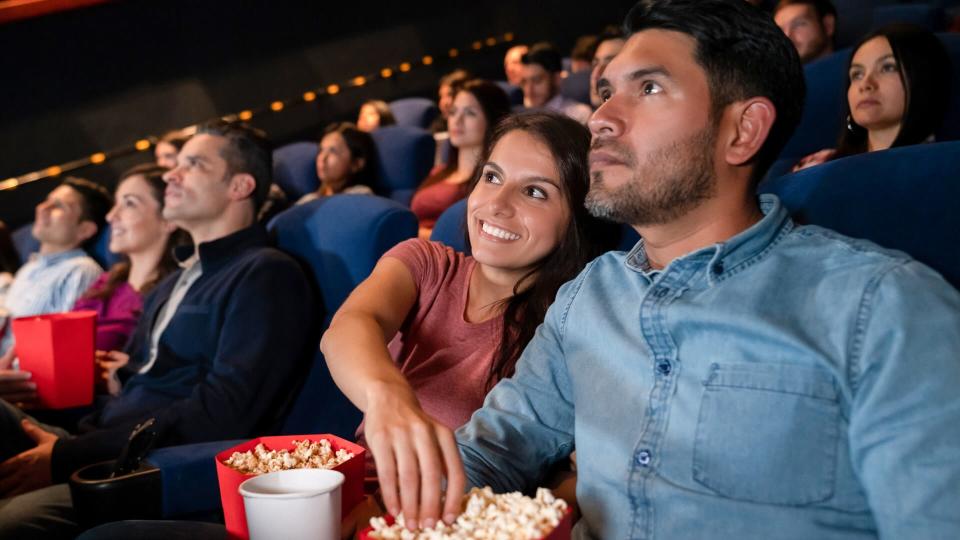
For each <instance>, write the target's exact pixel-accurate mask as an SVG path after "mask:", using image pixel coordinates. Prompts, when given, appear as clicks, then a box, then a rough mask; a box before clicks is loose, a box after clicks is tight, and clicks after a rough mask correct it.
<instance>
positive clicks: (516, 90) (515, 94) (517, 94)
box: [493, 81, 523, 105]
mask: <svg viewBox="0 0 960 540" xmlns="http://www.w3.org/2000/svg"><path fill="white" fill-rule="evenodd" d="M493 82H494V84H496V85H497V86H499V87H500V89H501V90H503V91H504V93H506V94H507V99H509V100H510V105H523V90H522V89H521V88H520V87H519V86H514V85H512V84H510V83H508V82H507V81H493Z"/></svg>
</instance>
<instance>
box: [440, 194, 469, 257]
mask: <svg viewBox="0 0 960 540" xmlns="http://www.w3.org/2000/svg"><path fill="white" fill-rule="evenodd" d="M466 215H467V200H466V199H463V200H461V201H457V202H455V203H454V204H453V205H452V206H450V208H447V209H446V210H444V211H443V213H442V214H440V217H438V218H437V222H436V223H435V224H434V225H433V231H431V232H430V240H433V241H434V242H440V243H441V244H445V245H448V246H450V247H452V248H453V249H454V250H455V251H460V252H463V253H466V254H467V255H469V254H470V250H469V249H468V248H467V241H466V234H467V229H466V221H465V218H466Z"/></svg>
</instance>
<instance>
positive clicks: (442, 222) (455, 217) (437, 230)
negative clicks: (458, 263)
mask: <svg viewBox="0 0 960 540" xmlns="http://www.w3.org/2000/svg"><path fill="white" fill-rule="evenodd" d="M466 216H467V200H466V199H463V200H461V201H458V202H457V203H455V204H454V205H453V206H451V207H450V208H447V209H446V210H444V211H443V213H442V214H440V217H439V218H437V223H436V224H435V225H434V226H433V232H431V233H430V240H433V241H434V242H440V243H442V244H446V245H448V246H450V247H452V248H453V249H454V250H456V251H460V252H463V253H466V254H467V255H469V254H470V250H469V249H468V246H467V243H466V234H467V229H466ZM620 234H621V236H620V243H619V244H618V245H617V250H619V251H629V250H630V249H631V248H633V246H634V244H636V243H637V241H638V240H640V235H639V234H637V231H635V230H633V227H630V226H629V225H623V227H622V228H621V233H620Z"/></svg>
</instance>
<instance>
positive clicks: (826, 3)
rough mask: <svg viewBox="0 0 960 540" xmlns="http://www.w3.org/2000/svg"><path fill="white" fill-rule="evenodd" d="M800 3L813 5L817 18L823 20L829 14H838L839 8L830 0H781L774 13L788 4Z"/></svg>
mask: <svg viewBox="0 0 960 540" xmlns="http://www.w3.org/2000/svg"><path fill="white" fill-rule="evenodd" d="M800 4H802V5H807V6H810V7H812V8H813V10H814V11H816V12H817V19H820V20H823V18H824V17H826V16H827V15H833V16H834V18H836V16H837V8H836V7H834V5H833V2H831V1H830V0H780V1H779V2H777V7H775V8H773V13H774V14H776V13H777V12H778V11H780V10H781V9H783V8H785V7H787V6H795V5H800Z"/></svg>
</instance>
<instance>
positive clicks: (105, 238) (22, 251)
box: [11, 221, 121, 269]
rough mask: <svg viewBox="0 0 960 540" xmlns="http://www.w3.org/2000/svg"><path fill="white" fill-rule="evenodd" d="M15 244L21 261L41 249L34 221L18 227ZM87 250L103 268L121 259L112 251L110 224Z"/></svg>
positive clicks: (25, 260) (14, 239) (14, 232)
mask: <svg viewBox="0 0 960 540" xmlns="http://www.w3.org/2000/svg"><path fill="white" fill-rule="evenodd" d="M11 237H12V238H13V245H14V246H16V248H17V253H18V254H19V255H20V263H21V264H23V263H25V262H27V259H29V258H30V254H31V253H35V252H37V251H39V250H40V242H39V241H38V240H37V239H36V238H34V237H33V222H32V221H31V222H30V223H27V224H25V225H21V226H19V227H17V230H15V231H13V234H12V235H11ZM84 249H85V250H86V252H87V253H88V254H89V255H90V256H91V257H93V260H95V261H97V264H99V265H100V266H101V267H102V268H104V269H108V268H110V267H111V266H113V265H114V264H116V263H117V262H119V261H120V259H121V257H120V255H117V254H116V253H113V252H111V251H110V225H109V224H107V225H104V226H103V228H101V229H100V231H99V232H98V233H97V236H96V237H95V238H94V239H93V242H91V243H89V244H87V245H86V246H85V248H84Z"/></svg>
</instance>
